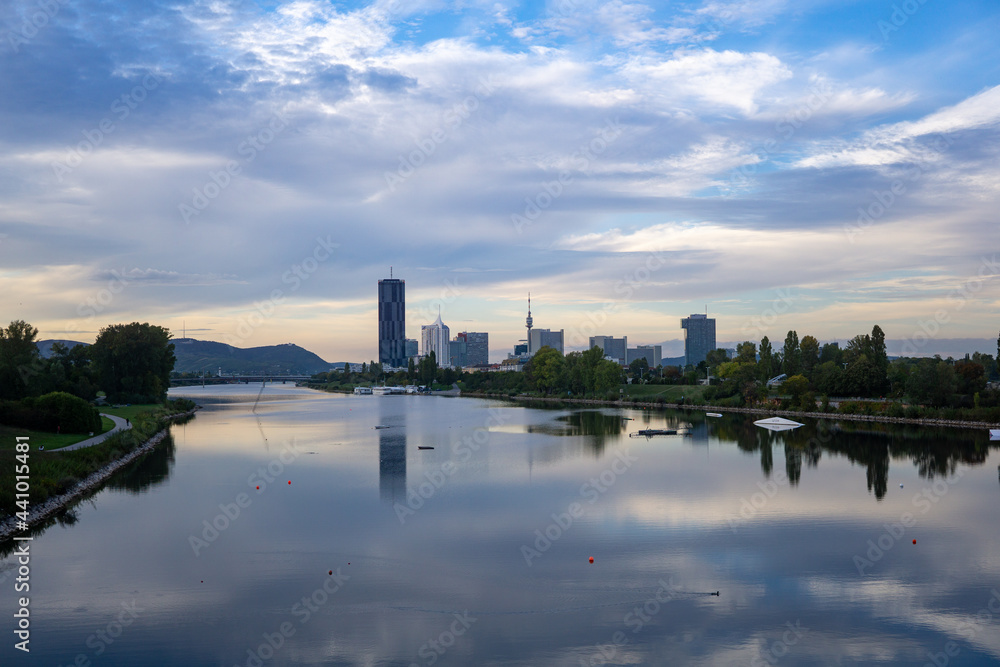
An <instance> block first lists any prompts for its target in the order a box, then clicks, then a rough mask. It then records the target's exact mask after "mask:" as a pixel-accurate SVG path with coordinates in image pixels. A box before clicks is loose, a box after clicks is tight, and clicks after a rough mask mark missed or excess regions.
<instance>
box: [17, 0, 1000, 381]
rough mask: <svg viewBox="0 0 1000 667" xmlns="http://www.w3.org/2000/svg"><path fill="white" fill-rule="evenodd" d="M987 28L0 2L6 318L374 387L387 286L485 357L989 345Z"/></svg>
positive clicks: (837, 5)
mask: <svg viewBox="0 0 1000 667" xmlns="http://www.w3.org/2000/svg"><path fill="white" fill-rule="evenodd" d="M998 22H1000V5H997V3H995V2H992V1H987V0H983V1H976V0H970V1H968V2H961V3H946V2H943V1H942V0H905V1H903V2H899V1H898V0H897V1H894V2H888V1H887V2H877V1H871V0H865V1H858V2H851V1H840V2H838V1H835V0H798V1H796V2H791V1H790V0H789V1H786V0H702V1H695V2H682V1H678V2H666V3H645V4H644V3H641V2H628V1H627V0H613V1H610V2H609V1H604V0H553V1H551V2H495V1H480V0H465V1H463V2H437V1H434V0H378V1H376V2H326V1H322V0H300V1H296V2H277V1H273V0H270V1H265V0H260V1H257V2H254V1H251V0H215V1H203V0H196V1H189V0H171V2H161V1H160V0H135V1H128V0H8V1H7V2H4V3H0V288H2V289H0V310H2V313H3V315H2V316H0V319H2V320H4V323H6V322H7V321H11V320H14V319H24V320H27V321H28V322H30V323H32V324H33V325H35V326H36V327H38V329H39V330H40V333H39V338H40V339H46V338H67V339H71V340H80V341H84V342H92V341H93V340H94V338H95V337H96V335H97V333H98V331H99V330H100V328H101V327H103V326H107V325H109V324H115V323H119V322H131V321H142V322H151V323H154V324H159V325H161V326H165V327H168V328H169V329H170V330H171V331H172V332H174V334H175V336H176V337H180V336H181V335H182V334H183V333H184V332H186V334H187V335H188V336H190V337H194V338H199V339H205V340H217V341H222V342H228V343H231V344H234V345H238V346H240V347H251V346H257V345H270V344H277V343H286V342H294V343H297V344H299V345H302V346H303V347H306V348H307V349H310V350H312V351H314V352H316V353H317V354H319V355H320V356H321V357H323V358H324V359H327V360H330V361H339V360H351V361H363V360H368V359H372V358H377V355H378V349H377V347H378V343H377V304H376V286H377V281H378V280H379V279H381V278H387V277H389V274H390V270H391V271H392V275H393V276H394V277H396V278H402V279H404V280H405V281H406V289H407V294H406V296H407V335H408V337H411V338H418V339H419V337H420V325H421V324H430V323H431V322H433V321H434V320H435V319H436V317H437V315H438V311H439V309H440V313H441V317H442V320H443V321H444V322H445V323H446V324H448V325H449V327H450V328H451V331H452V333H453V334H454V333H457V332H459V331H463V330H469V331H486V332H488V333H489V334H490V348H491V357H492V358H493V359H494V360H496V359H500V358H503V357H504V356H505V354H506V352H507V351H509V350H510V349H511V348H512V346H513V345H514V343H515V342H516V341H517V340H518V339H520V338H523V337H524V318H525V315H526V314H527V313H526V310H527V303H526V300H527V296H528V293H529V292H530V293H531V303H532V315H533V317H534V325H535V327H540V328H550V329H564V330H565V332H566V346H567V351H568V350H569V349H580V348H584V347H586V344H587V338H588V337H589V336H590V335H595V334H603V335H615V336H622V335H627V336H628V338H629V343H630V344H650V343H660V342H662V341H670V340H676V339H680V338H681V337H682V332H681V329H680V319H681V318H682V317H686V316H687V315H688V314H690V313H701V312H705V311H706V309H707V311H708V313H709V314H710V316H713V317H715V318H716V319H717V329H718V339H719V340H720V341H741V340H753V341H757V340H760V338H761V337H762V336H764V335H767V336H769V337H770V338H771V339H772V340H776V339H777V340H779V341H780V340H783V339H784V336H785V333H786V332H787V331H788V330H790V329H795V330H796V331H797V332H798V334H799V336H800V337H802V336H803V335H806V334H810V335H813V336H816V337H817V338H819V339H820V340H821V341H824V340H833V339H847V338H851V337H853V336H854V335H856V334H860V333H866V332H869V331H870V330H871V328H872V326H873V325H875V324H878V325H880V326H881V327H882V329H883V330H885V332H886V336H887V338H889V339H893V340H896V341H903V342H909V343H910V350H909V351H910V352H911V353H912V354H933V353H934V352H936V351H937V349H936V343H940V342H941V341H944V340H945V339H948V340H951V339H962V338H980V339H994V340H995V337H996V333H997V331H998V328H1000V321H998V320H1000V318H998V317H997V312H998V308H997V306H998V301H1000V286H998V285H1000V280H998V277H1000V264H998V263H997V262H998V261H1000V260H998V258H997V254H996V253H997V250H998V249H1000V247H998V246H1000V244H998V237H1000V231H998V226H997V215H998V211H1000V205H998V204H1000V202H998V199H1000V197H998V194H1000V142H998V139H1000V57H998V55H1000V47H998V46H997V40H996V35H997V34H998V29H1000V25H998ZM390 267H391V269H390ZM890 351H891V350H890ZM982 351H985V352H994V351H995V349H989V348H987V349H983V350H982ZM664 353H665V354H666V353H667V350H665V351H664Z"/></svg>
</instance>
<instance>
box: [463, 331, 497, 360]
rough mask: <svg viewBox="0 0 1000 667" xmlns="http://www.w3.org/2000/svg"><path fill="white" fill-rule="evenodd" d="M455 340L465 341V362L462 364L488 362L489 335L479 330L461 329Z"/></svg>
mask: <svg viewBox="0 0 1000 667" xmlns="http://www.w3.org/2000/svg"><path fill="white" fill-rule="evenodd" d="M455 340H461V341H464V342H465V345H466V349H465V354H466V358H465V363H464V364H462V365H463V366H482V365H485V364H488V363H490V335H489V334H488V333H485V332H480V331H463V332H462V333H460V334H458V335H457V336H455Z"/></svg>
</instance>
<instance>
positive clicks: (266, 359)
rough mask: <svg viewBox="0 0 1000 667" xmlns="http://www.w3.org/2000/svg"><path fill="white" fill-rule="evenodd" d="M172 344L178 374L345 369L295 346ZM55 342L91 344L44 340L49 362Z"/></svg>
mask: <svg viewBox="0 0 1000 667" xmlns="http://www.w3.org/2000/svg"><path fill="white" fill-rule="evenodd" d="M171 342H172V343H173V344H174V356H176V357H177V363H176V364H174V370H175V371H177V372H178V373H200V372H202V371H207V372H209V373H213V374H214V373H217V372H218V371H219V369H220V368H221V369H222V372H223V373H257V372H260V373H290V374H292V375H306V374H308V375H312V374H313V373H320V372H326V371H328V370H330V369H331V368H338V369H341V368H343V367H344V362H342V361H340V362H336V363H334V364H331V363H328V362H326V361H323V360H322V359H320V358H319V356H317V355H315V354H313V353H312V352H310V351H309V350H307V349H305V348H302V347H299V346H298V345H294V344H292V343H286V344H284V345H265V346H263V347H250V348H239V347H233V346H232V345H227V344H226V343H216V342H213V341H209V340H195V339H194V338H175V339H173V340H172V341H171ZM55 343H62V344H63V345H65V346H66V347H70V348H71V347H73V346H74V345H89V343H80V342H78V341H74V340H54V339H49V340H40V341H38V342H37V343H36V345H37V346H38V351H39V352H40V353H41V355H42V356H43V357H45V358H46V359H47V358H49V357H50V356H52V346H53V345H54V344H55Z"/></svg>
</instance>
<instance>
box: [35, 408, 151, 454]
mask: <svg viewBox="0 0 1000 667" xmlns="http://www.w3.org/2000/svg"><path fill="white" fill-rule="evenodd" d="M101 416H102V417H107V418H108V419H110V420H111V421H113V422H114V423H115V427H114V428H113V429H111V430H110V431H105V432H104V433H102V434H100V435H95V436H94V437H93V438H87V439H86V440H81V441H80V442H78V443H76V444H75V445H70V446H68V447H60V448H59V449H53V450H52V451H54V452H69V451H72V450H74V449H83V448H84V447H93V446H94V445H99V444H101V443H102V442H104V441H105V440H107V439H108V438H109V437H111V435H112V434H113V433H118V432H119V431H127V430H129V429H130V428H132V424H131V422H129V420H127V419H123V418H121V417H115V416H114V415H109V414H105V413H103V412H102V413H101Z"/></svg>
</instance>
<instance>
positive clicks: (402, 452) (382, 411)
mask: <svg viewBox="0 0 1000 667" xmlns="http://www.w3.org/2000/svg"><path fill="white" fill-rule="evenodd" d="M398 401H399V399H398V398H393V397H389V398H385V399H383V400H380V401H379V402H378V415H379V420H380V421H379V424H378V425H379V426H388V427H389V428H384V429H379V430H378V488H379V497H380V498H381V499H382V502H383V503H386V504H389V505H393V504H395V503H397V502H401V503H405V502H406V411H405V410H400V409H399V408H400V407H401V406H400V405H399V404H398ZM394 408H395V409H394Z"/></svg>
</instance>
